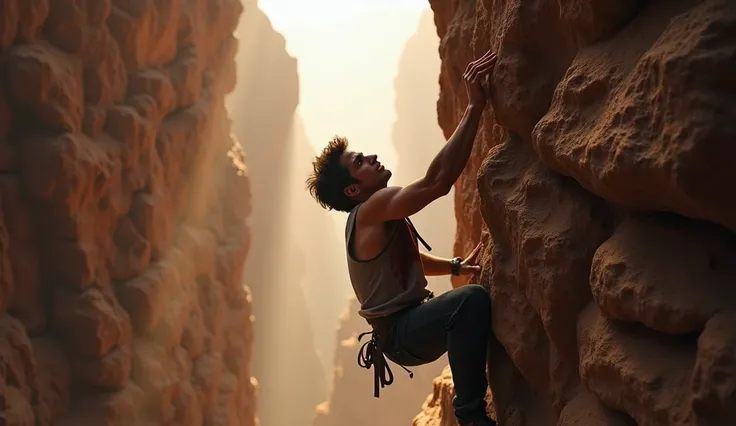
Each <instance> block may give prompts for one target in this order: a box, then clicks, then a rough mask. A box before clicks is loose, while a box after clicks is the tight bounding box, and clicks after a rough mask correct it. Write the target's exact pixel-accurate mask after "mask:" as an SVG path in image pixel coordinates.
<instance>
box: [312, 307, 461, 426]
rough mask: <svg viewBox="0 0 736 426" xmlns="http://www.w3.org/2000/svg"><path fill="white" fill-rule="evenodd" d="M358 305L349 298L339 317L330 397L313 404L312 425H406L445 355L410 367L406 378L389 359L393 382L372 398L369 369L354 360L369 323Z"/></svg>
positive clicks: (363, 341) (439, 371)
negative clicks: (313, 415) (313, 417)
mask: <svg viewBox="0 0 736 426" xmlns="http://www.w3.org/2000/svg"><path fill="white" fill-rule="evenodd" d="M358 309H359V304H358V301H357V299H355V297H350V298H349V300H348V304H347V307H346V308H345V310H344V312H343V315H342V317H341V320H340V329H339V330H338V332H337V344H338V346H337V351H336V353H335V369H334V380H333V385H332V394H331V395H330V399H329V400H327V401H325V402H324V403H322V404H320V405H319V406H318V407H317V413H316V417H315V419H314V423H313V424H314V426H342V425H355V426H370V425H401V424H403V425H408V424H410V423H411V421H412V419H413V418H414V417H415V416H416V413H417V411H418V410H419V409H420V408H421V407H422V402H423V401H424V400H425V399H426V398H427V389H428V388H429V386H430V385H431V383H432V380H433V378H434V377H435V376H437V375H438V374H440V373H441V372H442V368H443V367H444V366H445V365H447V358H446V357H442V358H441V359H439V360H437V361H435V362H433V363H431V364H428V365H422V366H418V367H411V368H410V370H411V371H412V372H413V373H414V377H413V378H410V377H409V375H408V373H407V372H405V371H404V370H403V369H402V368H401V367H400V366H398V365H396V364H394V363H393V362H392V361H390V360H389V361H388V362H389V367H391V372H392V373H393V374H394V382H393V383H392V384H391V385H390V386H388V387H385V388H383V389H381V395H380V398H378V399H376V398H374V397H373V370H372V369H371V370H366V369H364V368H361V367H360V366H359V365H358V363H357V356H358V352H359V351H360V347H361V346H362V345H363V344H365V342H366V340H365V339H366V338H369V337H370V336H364V337H363V340H362V341H358V336H359V334H360V333H362V332H364V331H368V330H370V326H368V324H366V322H365V320H364V319H363V318H362V317H360V316H359V315H358Z"/></svg>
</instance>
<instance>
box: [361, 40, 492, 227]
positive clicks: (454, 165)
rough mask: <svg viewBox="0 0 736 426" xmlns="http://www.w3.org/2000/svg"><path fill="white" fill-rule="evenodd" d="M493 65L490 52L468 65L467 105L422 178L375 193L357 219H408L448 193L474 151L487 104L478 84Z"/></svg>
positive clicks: (466, 80) (375, 221) (465, 76)
mask: <svg viewBox="0 0 736 426" xmlns="http://www.w3.org/2000/svg"><path fill="white" fill-rule="evenodd" d="M495 63H496V54H495V53H491V52H490V51H489V52H488V53H486V55H485V56H483V57H482V58H480V59H479V60H477V61H474V62H471V63H470V65H468V69H466V71H465V74H464V75H463V78H464V79H465V84H466V87H467V89H468V106H467V107H466V108H465V113H464V114H463V117H462V119H461V120H460V123H459V124H458V126H457V128H456V129H455V132H453V134H452V136H450V138H449V139H448V140H447V143H446V144H445V145H444V146H443V147H442V149H440V151H439V152H438V153H437V155H436V156H435V158H434V159H433V160H432V162H431V163H430V164H429V167H428V168H427V172H426V173H425V175H424V177H422V178H420V179H418V180H416V181H414V182H412V183H411V184H409V185H407V186H405V187H400V186H393V187H388V188H384V189H382V190H379V191H377V192H376V193H375V194H373V195H372V196H371V197H370V198H369V199H368V200H367V201H366V202H365V203H364V204H363V207H361V210H362V213H361V215H360V216H361V218H360V219H359V220H361V221H365V222H363V223H366V224H378V223H382V222H386V221H389V220H395V219H400V218H404V217H408V216H411V215H413V214H414V213H416V212H418V211H419V210H421V209H423V208H424V207H426V206H427V205H428V204H429V203H431V202H432V201H434V200H436V199H437V198H440V197H442V196H444V195H447V193H448V192H450V189H452V185H454V184H455V181H456V180H457V179H458V177H460V174H461V173H462V171H463V169H465V165H466V164H467V162H468V159H469V158H470V153H471V152H472V151H473V144H474V142H475V137H476V135H477V133H478V127H479V125H480V119H481V116H482V115H483V109H484V108H485V106H486V104H487V102H488V100H487V99H486V95H485V93H484V92H483V87H482V85H481V81H482V80H483V79H484V78H485V76H486V75H488V73H490V72H491V71H492V69H493V66H494V65H495Z"/></svg>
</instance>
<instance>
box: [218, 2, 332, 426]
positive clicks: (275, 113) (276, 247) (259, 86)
mask: <svg viewBox="0 0 736 426" xmlns="http://www.w3.org/2000/svg"><path fill="white" fill-rule="evenodd" d="M247 12H251V13H247ZM236 34H237V35H238V38H239V39H240V40H243V42H242V43H241V44H240V49H239V51H238V55H237V61H238V82H239V84H238V86H237V88H236V89H235V91H234V92H233V94H232V96H231V97H230V98H229V99H228V105H229V106H230V110H231V111H233V116H234V122H233V131H234V132H235V134H236V135H237V137H238V139H240V140H241V141H242V143H243V146H244V147H245V151H246V152H247V153H248V170H249V174H250V176H251V191H252V199H253V212H252V214H251V215H250V217H249V218H248V223H249V225H250V228H251V229H252V230H253V232H252V241H251V245H252V248H253V250H252V252H251V254H250V255H249V256H248V259H247V261H246V264H245V271H244V279H245V282H246V283H248V284H249V285H250V287H251V289H252V291H253V300H254V304H253V312H254V315H255V323H254V333H255V340H254V342H255V345H254V348H253V364H252V368H253V374H254V376H255V377H256V379H258V382H259V397H258V412H259V418H260V420H261V422H262V423H263V425H264V426H278V425H293V426H298V425H304V426H306V425H309V424H310V423H311V420H312V417H313V415H314V407H315V406H316V405H317V404H319V403H320V402H321V401H323V400H324V399H325V398H326V395H327V378H326V374H325V370H324V368H323V367H322V364H321V363H320V359H319V357H318V355H317V351H316V348H315V339H314V334H313V332H314V331H313V328H312V326H311V321H310V320H311V319H310V316H309V310H308V306H307V302H306V300H305V296H304V293H303V290H302V287H301V284H302V282H303V280H304V275H305V263H302V262H301V258H300V247H299V245H298V243H299V241H295V240H294V236H293V232H292V231H293V230H292V229H291V218H292V217H293V216H294V215H295V214H298V210H296V209H295V208H294V207H295V206H294V205H293V204H292V202H293V201H294V200H293V199H292V196H291V188H292V187H293V186H294V185H298V186H300V187H301V188H303V183H304V177H303V176H304V175H297V174H296V173H295V171H294V170H292V164H293V161H294V156H295V155H296V149H295V139H294V129H293V120H294V111H295V110H296V106H297V104H298V103H299V78H298V74H297V68H296V60H295V59H294V58H293V57H291V56H290V55H289V54H288V52H287V51H286V43H285V40H284V37H283V36H282V35H281V34H279V33H278V32H276V31H275V30H274V29H273V27H272V26H271V22H270V20H269V19H268V17H267V16H266V15H265V14H264V13H263V12H262V11H261V10H259V9H257V8H256V6H255V5H252V4H250V5H248V6H247V7H246V14H245V15H244V16H243V19H242V20H241V23H240V25H239V27H238V29H237V32H236ZM335 321H336V320H335ZM295 377H298V378H299V380H295V379H294V378H295ZM284 407H289V408H288V409H284Z"/></svg>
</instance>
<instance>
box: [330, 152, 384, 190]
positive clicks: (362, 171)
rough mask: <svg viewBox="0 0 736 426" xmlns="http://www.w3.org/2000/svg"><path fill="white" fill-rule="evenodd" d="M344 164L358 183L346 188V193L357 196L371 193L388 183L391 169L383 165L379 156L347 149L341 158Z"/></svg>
mask: <svg viewBox="0 0 736 426" xmlns="http://www.w3.org/2000/svg"><path fill="white" fill-rule="evenodd" d="M340 162H341V163H342V165H343V166H345V167H347V169H348V170H349V171H350V175H351V176H352V177H353V178H355V179H356V180H357V181H358V183H357V184H353V185H350V186H348V187H347V188H345V194H346V195H347V196H349V197H355V196H358V195H360V194H364V195H370V194H372V193H374V192H376V191H378V190H379V189H381V188H385V187H386V186H387V185H388V181H389V179H391V171H390V170H388V169H386V168H385V167H383V165H381V163H380V162H379V161H378V156H377V155H375V154H373V155H363V153H362V152H353V151H345V152H344V153H343V154H342V157H341V158H340Z"/></svg>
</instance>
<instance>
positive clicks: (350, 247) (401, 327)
mask: <svg viewBox="0 0 736 426" xmlns="http://www.w3.org/2000/svg"><path fill="white" fill-rule="evenodd" d="M495 63H496V54H495V53H492V52H490V51H489V52H487V53H486V54H485V55H484V56H483V57H481V58H480V59H477V60H475V61H473V62H471V63H470V64H468V67H467V68H466V70H465V73H464V74H463V80H464V81H465V87H466V89H467V91H468V105H467V107H466V109H465V113H464V115H463V117H462V119H461V120H460V124H459V125H458V126H457V129H456V130H455V132H454V133H453V134H452V136H451V137H450V138H449V139H448V141H447V144H446V145H445V146H444V147H442V149H441V150H440V151H439V153H438V154H437V155H436V156H435V158H434V159H433V160H432V162H431V163H430V165H429V167H428V169H427V172H426V174H425V175H424V176H423V177H421V178H419V179H418V180H416V181H414V182H412V183H410V184H409V185H407V186H405V187H401V186H388V181H389V179H390V178H391V172H390V171H389V170H388V169H386V168H384V166H383V165H381V163H380V162H379V161H378V157H377V156H376V155H364V154H362V153H360V152H353V151H350V150H348V142H347V140H346V139H345V138H342V137H337V136H336V137H335V138H334V139H333V140H332V141H330V143H329V144H328V145H327V147H326V148H325V149H324V150H323V151H322V153H321V154H320V155H319V156H318V157H317V158H316V159H315V160H314V163H313V167H314V171H313V173H311V174H310V175H309V177H308V178H307V188H308V189H309V191H310V193H311V194H312V196H313V197H314V198H315V199H316V200H317V202H318V203H319V204H320V205H322V207H324V208H326V209H331V210H332V209H334V210H339V211H343V212H346V213H349V214H348V217H347V223H346V227H345V242H346V251H347V263H348V270H349V274H350V279H351V281H352V285H353V289H354V291H355V295H356V297H357V299H358V301H359V302H360V304H361V308H360V311H359V313H360V315H361V316H362V317H363V318H365V319H366V320H367V322H368V323H369V324H370V325H371V326H372V329H373V331H371V332H369V333H364V334H372V338H371V340H370V341H369V342H367V343H366V344H365V345H363V347H362V348H361V353H360V357H359V362H361V363H362V364H361V365H362V366H364V367H366V368H370V367H371V366H373V367H374V369H375V371H374V373H375V376H374V386H375V396H376V397H378V386H379V382H380V386H381V387H383V386H384V385H388V384H390V383H391V382H392V381H393V375H392V373H391V370H390V369H389V368H388V365H386V363H385V359H384V357H383V355H384V354H385V355H386V357H388V358H389V359H390V360H392V361H394V362H396V363H397V364H399V365H401V366H402V367H403V366H415V365H422V364H427V363H430V362H433V361H435V360H437V359H438V358H439V357H440V356H442V355H443V354H444V353H445V351H447V355H448V359H449V362H450V368H451V369H452V375H453V381H454V386H455V398H454V400H453V406H454V410H455V416H456V417H457V419H458V422H459V423H460V424H461V425H468V426H470V425H473V426H489V425H496V423H495V422H494V421H493V420H492V419H489V418H488V417H487V416H486V413H485V406H486V404H485V400H484V396H485V394H486V388H487V386H488V384H487V381H486V375H485V367H486V348H487V341H488V338H489V333H490V310H491V301H490V297H489V294H488V292H487V291H486V290H485V289H484V288H483V287H482V286H479V285H464V286H460V287H458V288H455V289H452V290H450V291H448V292H446V293H443V294H441V295H439V296H437V297H434V295H433V294H432V293H431V292H430V291H428V290H427V288H426V287H427V280H426V278H425V276H428V275H449V274H453V275H467V274H472V273H474V272H477V271H478V270H480V267H479V266H478V265H476V264H475V257H476V256H477V254H478V251H479V249H480V245H479V246H478V247H476V248H475V249H474V250H473V252H472V253H471V254H470V255H468V257H467V258H466V259H465V260H463V259H460V258H457V257H456V258H454V259H443V258H439V257H436V256H431V255H429V254H425V253H422V252H420V251H419V247H418V243H417V240H419V241H421V242H422V243H423V244H424V246H425V247H426V248H427V249H428V250H431V249H430V248H429V246H428V245H427V244H426V243H425V242H424V240H423V239H422V238H421V237H420V236H419V235H418V234H417V232H416V229H414V226H413V225H412V223H411V221H410V220H409V216H411V215H413V214H415V213H417V212H418V211H420V210H422V209H423V208H424V207H426V206H427V205H428V204H430V203H431V202H432V201H434V200H436V199H438V198H439V197H442V196H444V195H447V193H448V192H449V191H450V189H451V188H452V186H453V185H454V183H455V181H456V180H457V179H458V177H459V176H460V174H461V173H462V171H463V169H464V168H465V165H466V163H467V162H468V158H469V157H470V153H471V151H472V149H473V143H474V141H475V137H476V134H477V132H478V126H479V124H480V119H481V116H482V114H483V110H484V109H485V106H486V104H487V103H488V99H487V97H486V94H485V92H484V90H483V87H482V85H481V82H482V81H483V80H484V79H485V77H486V76H487V75H488V74H489V73H491V72H492V70H493V67H494V65H495ZM362 337H363V335H361V338H362ZM366 349H367V353H365V352H364V351H365V350H366ZM405 369H406V368H405ZM407 371H408V370H407ZM386 373H387V375H388V377H386ZM410 374H411V373H410Z"/></svg>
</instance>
